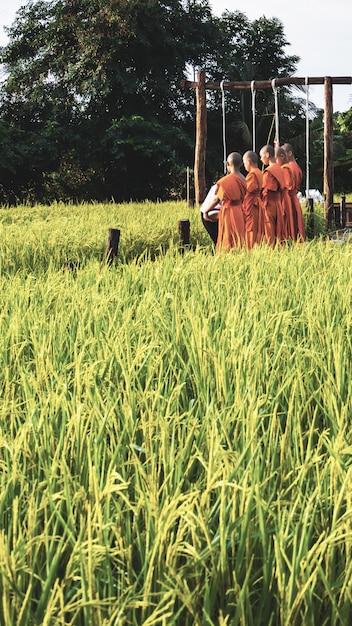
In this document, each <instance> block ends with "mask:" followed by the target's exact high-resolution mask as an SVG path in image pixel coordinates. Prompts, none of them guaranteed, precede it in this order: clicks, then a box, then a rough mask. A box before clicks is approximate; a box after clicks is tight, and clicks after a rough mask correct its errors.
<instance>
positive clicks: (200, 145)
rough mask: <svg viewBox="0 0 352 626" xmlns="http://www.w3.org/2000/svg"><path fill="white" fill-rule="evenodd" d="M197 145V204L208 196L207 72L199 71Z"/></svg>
mask: <svg viewBox="0 0 352 626" xmlns="http://www.w3.org/2000/svg"><path fill="white" fill-rule="evenodd" d="M196 104H197V112H196V145H195V154H194V193H195V202H196V204H198V205H199V204H201V203H202V202H203V200H204V198H205V196H206V182H205V156H206V146H207V104H206V90H205V72H204V70H201V71H199V72H198V83H197V88H196Z"/></svg>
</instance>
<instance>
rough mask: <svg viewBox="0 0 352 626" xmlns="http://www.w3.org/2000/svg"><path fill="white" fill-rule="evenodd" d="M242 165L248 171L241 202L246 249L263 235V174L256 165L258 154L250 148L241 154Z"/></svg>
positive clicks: (251, 246)
mask: <svg viewBox="0 0 352 626" xmlns="http://www.w3.org/2000/svg"><path fill="white" fill-rule="evenodd" d="M243 165H244V167H245V169H246V171H247V172H248V174H247V176H246V184H247V191H246V195H245V198H244V203H243V212H244V219H245V228H246V246H247V248H248V250H251V248H253V246H254V244H256V243H258V244H259V243H261V241H262V240H263V236H264V216H263V208H262V200H261V192H262V187H263V174H262V172H261V170H260V169H259V167H258V156H257V154H256V153H255V152H253V151H252V150H248V151H247V152H245V154H244V155H243Z"/></svg>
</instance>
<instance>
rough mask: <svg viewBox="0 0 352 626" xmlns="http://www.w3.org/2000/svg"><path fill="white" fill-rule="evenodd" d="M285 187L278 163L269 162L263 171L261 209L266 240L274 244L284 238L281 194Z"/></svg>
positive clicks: (271, 244)
mask: <svg viewBox="0 0 352 626" xmlns="http://www.w3.org/2000/svg"><path fill="white" fill-rule="evenodd" d="M284 187H285V178H284V174H283V171H282V169H281V167H280V165H279V164H278V163H271V164H270V165H269V166H268V167H267V168H266V170H264V172H263V190H262V199H263V211H264V233H265V239H266V242H267V243H268V244H269V245H270V246H274V245H275V243H276V241H277V240H279V241H283V240H284V239H285V223H284V219H285V214H284V207H283V204H282V194H283V190H284Z"/></svg>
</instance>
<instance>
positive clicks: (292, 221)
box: [281, 163, 297, 241]
mask: <svg viewBox="0 0 352 626" xmlns="http://www.w3.org/2000/svg"><path fill="white" fill-rule="evenodd" d="M281 169H282V171H283V173H284V178H285V189H284V193H283V203H284V207H285V216H286V220H285V226H286V238H287V239H293V241H296V239H297V216H296V209H295V208H294V207H293V206H292V198H291V196H290V192H291V191H292V189H293V172H292V169H291V167H290V166H289V164H288V163H284V164H283V165H281Z"/></svg>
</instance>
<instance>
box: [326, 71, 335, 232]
mask: <svg viewBox="0 0 352 626" xmlns="http://www.w3.org/2000/svg"><path fill="white" fill-rule="evenodd" d="M324 104H325V106H324V197H325V222H326V225H327V226H328V227H329V224H331V222H332V217H333V215H332V213H333V205H334V139H333V106H332V82H331V78H330V76H325V77H324Z"/></svg>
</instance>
